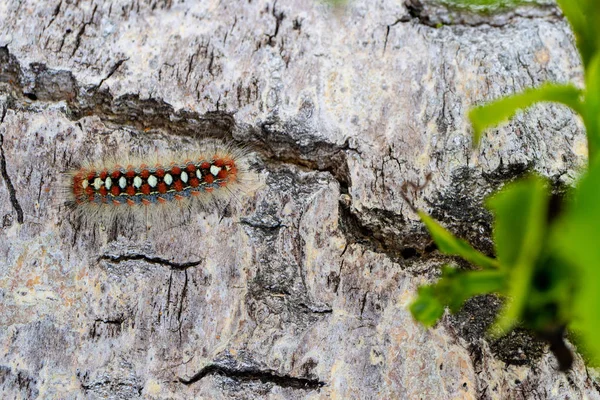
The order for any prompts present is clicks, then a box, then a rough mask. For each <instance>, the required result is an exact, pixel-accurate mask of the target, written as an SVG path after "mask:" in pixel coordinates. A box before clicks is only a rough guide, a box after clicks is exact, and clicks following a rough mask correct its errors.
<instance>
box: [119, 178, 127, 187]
mask: <svg viewBox="0 0 600 400" xmlns="http://www.w3.org/2000/svg"><path fill="white" fill-rule="evenodd" d="M119 186H120V187H121V189H125V186H127V179H125V177H124V176H122V177H120V178H119Z"/></svg>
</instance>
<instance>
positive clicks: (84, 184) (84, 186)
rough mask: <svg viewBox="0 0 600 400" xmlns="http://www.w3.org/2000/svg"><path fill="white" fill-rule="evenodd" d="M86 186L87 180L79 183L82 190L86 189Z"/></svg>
mask: <svg viewBox="0 0 600 400" xmlns="http://www.w3.org/2000/svg"><path fill="white" fill-rule="evenodd" d="M88 185H89V182H88V180H87V179H84V180H83V181H82V182H81V187H82V188H84V189H87V187H88Z"/></svg>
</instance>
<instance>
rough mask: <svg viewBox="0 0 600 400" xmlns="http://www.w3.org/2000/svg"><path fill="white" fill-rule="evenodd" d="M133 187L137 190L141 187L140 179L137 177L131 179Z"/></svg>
mask: <svg viewBox="0 0 600 400" xmlns="http://www.w3.org/2000/svg"><path fill="white" fill-rule="evenodd" d="M133 186H134V187H136V188H137V189H139V188H140V187H141V186H142V178H140V177H139V176H136V177H135V178H133Z"/></svg>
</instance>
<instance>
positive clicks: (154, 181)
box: [148, 175, 158, 187]
mask: <svg viewBox="0 0 600 400" xmlns="http://www.w3.org/2000/svg"><path fill="white" fill-rule="evenodd" d="M157 183H158V179H156V177H155V176H154V175H150V176H149V177H148V185H150V187H156V184H157Z"/></svg>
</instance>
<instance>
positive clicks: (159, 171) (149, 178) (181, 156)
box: [66, 141, 257, 226]
mask: <svg viewBox="0 0 600 400" xmlns="http://www.w3.org/2000/svg"><path fill="white" fill-rule="evenodd" d="M248 155H249V152H248V151H247V150H245V149H243V148H236V147H234V146H232V145H227V144H224V143H221V142H218V141H206V142H204V143H203V146H202V149H201V150H197V151H193V152H185V153H182V152H173V151H169V152H161V153H157V154H154V155H151V156H149V155H135V156H132V155H129V154H128V155H126V156H124V157H118V156H117V157H113V159H111V160H110V161H108V160H103V161H101V162H89V163H86V164H84V165H82V166H81V167H80V168H77V169H74V170H71V171H69V172H67V174H66V175H67V185H66V186H67V187H66V191H67V197H68V199H67V205H68V206H69V207H70V208H72V209H73V210H75V212H76V213H77V214H79V216H81V217H82V218H84V219H87V220H90V221H98V222H100V223H102V224H104V225H111V224H113V223H114V222H115V221H116V220H122V219H125V218H129V217H133V218H136V219H140V218H142V217H141V216H143V218H144V219H145V222H146V223H147V224H149V226H151V225H152V223H153V222H156V221H157V220H164V219H169V220H173V219H175V220H176V219H177V214H178V211H179V213H180V212H182V211H186V210H188V211H191V210H194V209H199V210H206V209H207V208H209V207H210V206H213V207H215V208H216V209H220V210H222V209H223V208H224V207H225V206H226V205H227V204H228V203H229V202H231V200H232V198H233V199H235V198H236V197H237V195H238V194H240V193H245V192H247V191H248V190H250V189H253V188H255V185H254V186H253V185H252V184H253V183H256V180H257V179H256V175H255V174H254V173H253V172H251V171H250V168H249V161H248Z"/></svg>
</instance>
